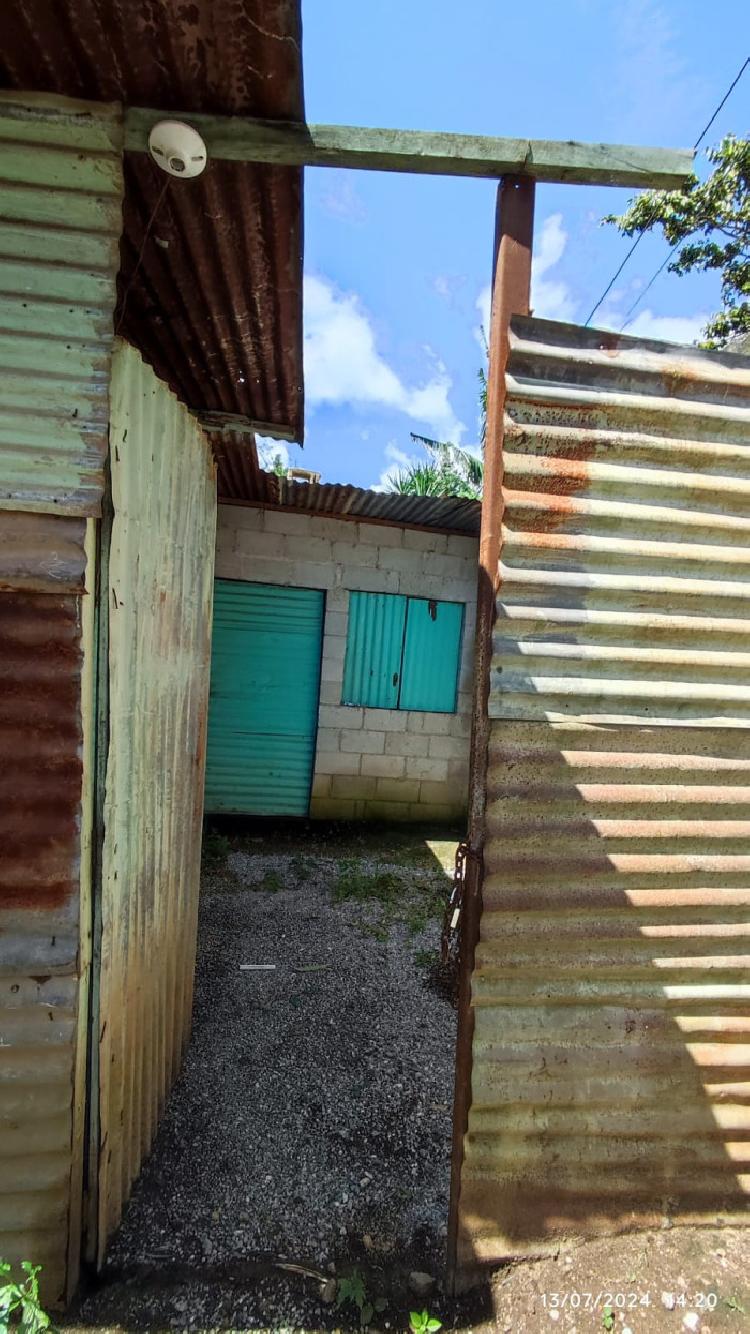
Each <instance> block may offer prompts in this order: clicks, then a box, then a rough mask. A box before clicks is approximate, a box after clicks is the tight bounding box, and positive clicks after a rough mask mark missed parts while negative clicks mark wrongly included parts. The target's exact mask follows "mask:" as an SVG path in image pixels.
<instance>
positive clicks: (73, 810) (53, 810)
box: [0, 518, 82, 912]
mask: <svg viewBox="0 0 750 1334" xmlns="http://www.w3.org/2000/svg"><path fill="white" fill-rule="evenodd" d="M53 522H57V523H58V524H60V525H64V523H65V520H64V519H62V518H60V519H57V520H53ZM31 563H32V561H31V559H30V560H29V566H31ZM81 664H82V655H81V625H80V602H79V600H78V598H76V597H64V596H58V597H45V596H43V595H40V594H35V593H26V592H23V593H4V594H2V595H0V743H1V745H2V752H3V762H2V765H1V766H0V831H1V833H2V838H1V839H0V846H1V847H2V856H1V858H0V888H1V891H2V892H1V896H0V897H1V899H2V905H3V909H4V910H7V909H9V908H11V907H13V908H21V907H22V908H28V909H31V910H33V911H34V912H36V911H38V910H40V909H46V908H59V907H61V906H62V905H63V904H64V903H66V902H68V901H69V900H71V899H73V898H75V896H76V894H77V889H78V830H79V814H80V812H79V808H80V800H81V772H82V766H81V753H80V750H81V703H80V690H81Z"/></svg>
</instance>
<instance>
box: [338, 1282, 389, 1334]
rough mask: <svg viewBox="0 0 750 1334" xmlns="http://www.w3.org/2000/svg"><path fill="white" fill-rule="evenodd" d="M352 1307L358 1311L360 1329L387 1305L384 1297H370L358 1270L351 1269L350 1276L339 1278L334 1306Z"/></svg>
mask: <svg viewBox="0 0 750 1334" xmlns="http://www.w3.org/2000/svg"><path fill="white" fill-rule="evenodd" d="M346 1305H349V1306H354V1307H355V1308H356V1309H357V1311H359V1324H360V1328H361V1329H365V1327H366V1326H367V1325H369V1323H370V1321H371V1320H372V1317H373V1316H374V1314H375V1312H376V1311H378V1312H380V1311H384V1310H385V1308H386V1306H387V1305H388V1303H387V1302H386V1299H385V1297H375V1298H374V1299H373V1298H371V1297H370V1295H369V1293H368V1291H367V1284H366V1283H365V1279H364V1275H363V1273H362V1271H361V1270H360V1269H353V1270H352V1272H351V1274H348V1275H346V1276H345V1277H344V1278H340V1279H339V1281H338V1283H337V1285H336V1306H337V1307H341V1306H346Z"/></svg>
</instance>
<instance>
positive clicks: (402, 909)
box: [81, 839, 455, 1328]
mask: <svg viewBox="0 0 750 1334" xmlns="http://www.w3.org/2000/svg"><path fill="white" fill-rule="evenodd" d="M266 846H269V847H273V848H274V849H275V851H274V853H271V852H270V851H266ZM278 846H279V845H278V841H277V840H273V841H272V840H269V842H268V844H267V845H266V844H264V843H262V842H260V841H259V840H252V841H250V840H247V839H245V840H235V841H234V846H233V850H231V851H229V853H228V854H227V855H224V856H222V857H220V858H219V859H218V860H217V859H216V857H215V855H214V858H213V859H212V862H211V864H210V869H207V870H206V871H205V873H204V877H203V888H202V896H201V910H200V927H199V948H198V965H197V974H196V990H195V1004H194V1013H193V1034H192V1039H191V1042H190V1046H189V1048H188V1052H187V1055H186V1059H185V1063H184V1066H183V1070H182V1073H181V1075H180V1078H179V1080H178V1082H177V1084H176V1085H175V1088H174V1090H173V1092H172V1095H171V1097H170V1099H169V1102H168V1105H167V1109H166V1112H165V1116H164V1119H163V1121H162V1124H161V1127H160V1130H159V1134H158V1136H157V1139H156V1142H155V1145H154V1148H153V1151H152V1153H151V1156H150V1157H149V1159H148V1161H147V1163H146V1165H145V1167H144V1170H143V1172H142V1174H141V1177H140V1180H139V1182H138V1184H137V1186H136V1188H135V1191H134V1193H133V1196H132V1199H131V1201H130V1204H129V1205H128V1208H127V1210H126V1213H125V1217H124V1220H123V1223H122V1226H121V1228H120V1230H119V1232H118V1233H117V1234H116V1236H115V1237H114V1239H113V1242H112V1244H111V1247H110V1251H109V1254H108V1259H107V1271H108V1273H109V1275H110V1277H111V1279H112V1280H113V1284H114V1286H113V1285H112V1284H110V1285H107V1284H105V1286H104V1287H103V1288H101V1289H100V1290H99V1292H97V1293H96V1294H93V1295H92V1296H90V1297H89V1298H88V1299H87V1301H86V1302H85V1304H84V1307H83V1310H82V1312H81V1314H82V1316H83V1317H84V1319H90V1320H92V1321H95V1322H96V1323H101V1320H102V1319H103V1318H105V1317H107V1318H113V1317H114V1316H116V1315H118V1314H119V1316H120V1317H122V1318H124V1319H125V1322H126V1324H130V1325H131V1326H132V1327H136V1326H137V1325H140V1326H141V1327H143V1326H144V1324H145V1326H146V1327H154V1326H153V1323H152V1322H153V1320H156V1322H157V1325H158V1324H159V1323H162V1324H163V1323H166V1324H174V1323H175V1322H176V1323H177V1324H186V1323H192V1324H203V1325H205V1324H208V1325H210V1326H216V1325H224V1326H226V1325H227V1323H229V1324H231V1325H232V1326H233V1327H235V1328H237V1327H242V1326H243V1325H244V1326H245V1327H247V1326H248V1325H256V1326H257V1324H258V1322H259V1321H261V1323H263V1324H265V1323H266V1322H267V1321H268V1322H269V1324H274V1323H277V1327H282V1326H289V1325H297V1326H299V1325H300V1324H303V1323H305V1321H307V1322H308V1326H309V1322H310V1320H311V1319H312V1318H313V1312H314V1311H317V1312H318V1313H320V1310H321V1307H320V1297H319V1291H320V1289H319V1284H317V1283H312V1284H311V1282H310V1281H309V1280H305V1279H300V1278H299V1277H296V1278H288V1277H280V1276H278V1275H276V1276H272V1277H271V1278H270V1279H269V1278H267V1277H263V1275H267V1274H268V1270H267V1268H265V1269H264V1267H263V1263H264V1262H266V1265H267V1262H269V1261H274V1262H277V1261H280V1260H281V1261H284V1260H286V1261H292V1262H302V1263H304V1264H306V1265H309V1266H312V1267H314V1268H318V1269H320V1271H321V1272H326V1271H328V1270H329V1268H330V1267H331V1266H335V1267H336V1270H337V1272H339V1273H340V1272H341V1270H342V1268H344V1269H345V1268H346V1266H347V1265H349V1266H351V1265H353V1264H356V1265H363V1266H365V1267H367V1266H370V1267H374V1268H375V1269H376V1270H377V1269H378V1268H379V1267H381V1266H388V1265H389V1264H392V1263H394V1262H397V1263H398V1264H399V1265H401V1266H404V1267H410V1268H417V1269H421V1270H425V1269H426V1270H428V1271H431V1272H433V1273H439V1271H440V1269H441V1268H442V1263H443V1251H444V1244H445V1229H446V1218H447V1212H448V1185H449V1158H450V1135H451V1100H452V1081H453V1060H454V1045H455V1012H454V1010H453V1009H452V1008H451V1006H450V1004H449V1003H448V1002H447V1001H446V1000H445V999H444V997H442V996H441V995H439V994H438V993H437V992H436V991H435V990H434V989H432V988H430V986H429V985H428V969H427V968H426V966H425V961H426V959H427V957H428V955H432V956H434V957H436V955H437V949H438V942H439V930H440V927H439V921H438V916H437V912H436V909H437V907H438V905H439V903H440V901H441V900H442V899H444V897H445V895H446V893H447V891H448V888H449V884H450V882H449V879H448V877H447V875H446V873H445V870H444V869H443V867H442V866H441V864H440V861H439V860H438V857H437V856H436V855H432V854H430V852H429V850H428V849H427V847H426V845H425V843H424V841H423V840H421V841H419V840H416V839H415V840H413V841H412V844H411V846H410V845H409V844H408V843H404V842H403V840H402V841H401V843H400V844H398V845H396V846H394V845H393V844H392V843H391V844H389V845H388V846H387V847H384V848H380V849H378V848H377V847H373V845H372V843H371V842H370V844H369V845H365V846H358V845H357V844H355V847H354V850H353V851H352V849H351V848H348V849H345V854H346V855H343V856H342V854H341V851H340V850H339V848H337V847H326V845H325V843H323V844H321V842H320V840H318V841H317V842H316V843H315V844H314V845H313V851H307V850H305V845H302V846H301V847H300V849H299V851H296V850H295V849H294V848H291V849H290V850H289V851H286V850H282V852H281V853H279V852H278V851H276V849H277V848H278ZM281 846H282V849H284V844H283V842H282V844H281ZM308 846H309V845H308ZM436 846H437V845H436ZM453 846H454V845H448V844H446V845H444V848H445V850H446V851H448V850H450V849H452V847H453ZM446 860H447V858H446ZM373 895H374V896H375V897H373ZM415 956H416V957H415ZM241 964H273V965H275V967H274V968H273V969H268V970H260V969H253V970H246V969H242V968H241V967H240V965H241ZM255 1266H259V1267H258V1269H257V1271H256V1269H255ZM155 1273H160V1274H161V1275H162V1277H164V1276H167V1277H168V1276H169V1275H170V1273H171V1274H172V1277H173V1278H174V1279H175V1280H177V1279H180V1283H181V1287H180V1291H179V1293H176V1292H172V1293H171V1295H169V1301H168V1309H164V1308H163V1303H162V1304H161V1305H160V1304H159V1303H158V1302H157V1306H156V1307H154V1308H152V1309H151V1310H150V1311H144V1310H143V1309H142V1287H143V1279H144V1278H145V1277H146V1276H147V1275H151V1276H153V1274H155ZM128 1274H129V1275H130V1278H131V1281H130V1283H128V1282H124V1283H123V1280H125V1279H127V1276H128ZM180 1275H181V1278H180ZM191 1275H193V1276H194V1277H196V1278H199V1279H201V1283H200V1284H199V1286H198V1288H196V1287H194V1286H191V1284H190V1282H189V1281H188V1283H187V1286H185V1280H189V1278H190V1276H191ZM133 1276H139V1278H137V1279H136V1281H135V1283H134V1282H133V1281H132V1280H133ZM227 1276H232V1280H231V1281H227ZM217 1277H218V1278H219V1279H220V1280H223V1281H219V1282H215V1283H213V1286H212V1279H214V1278H217ZM250 1279H252V1280H253V1281H252V1282H246V1281H245V1280H250ZM233 1281H234V1282H236V1284H238V1285H239V1286H238V1289H237V1291H235V1292H234V1293H233V1292H232V1282H233ZM118 1290H119V1297H118V1296H117V1291H118ZM108 1293H109V1298H108ZM273 1293H275V1294H276V1296H275V1297H274V1296H273V1295H272V1294H273ZM113 1300H114V1310H113V1309H112V1301H113ZM269 1302H270V1303H271V1305H272V1306H275V1305H277V1304H281V1306H282V1307H283V1308H284V1309H283V1310H279V1311H277V1312H276V1317H275V1321H271V1320H270V1318H269V1317H270V1315H271V1314H273V1313H272V1312H271V1311H269ZM310 1302H312V1308H311V1307H310ZM175 1303H176V1305H175ZM228 1303H229V1305H228ZM261 1318H262V1319H261ZM339 1320H340V1317H339Z"/></svg>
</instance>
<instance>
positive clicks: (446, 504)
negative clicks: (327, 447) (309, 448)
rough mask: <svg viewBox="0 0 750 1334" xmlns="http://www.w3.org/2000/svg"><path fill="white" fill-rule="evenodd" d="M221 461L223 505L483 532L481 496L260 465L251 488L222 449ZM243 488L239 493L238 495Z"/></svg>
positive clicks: (474, 534) (475, 534)
mask: <svg viewBox="0 0 750 1334" xmlns="http://www.w3.org/2000/svg"><path fill="white" fill-rule="evenodd" d="M217 463H218V469H219V478H218V481H219V503H220V504H227V503H229V504H234V505H250V506H255V507H259V508H262V509H282V510H291V511H296V512H300V513H304V514H322V515H326V516H327V517H328V518H331V519H360V520H362V521H364V522H366V523H387V524H390V525H394V524H395V525H396V526H398V527H403V528H431V529H434V530H437V531H438V532H443V533H461V534H463V535H465V536H468V537H478V536H479V520H480V514H481V509H482V506H481V503H480V501H478V500H467V499H463V498H461V497H458V496H403V495H398V494H395V493H391V492H382V491H368V490H367V489H365V488H363V487H359V486H345V485H339V484H337V483H335V482H332V483H315V482H312V483H311V482H293V481H289V479H288V478H286V477H279V476H277V474H276V473H269V472H263V471H260V470H259V472H258V474H257V477H256V478H255V479H253V485H252V487H249V486H248V485H247V482H248V480H249V478H248V477H246V476H245V477H243V478H241V479H240V486H238V479H237V477H236V475H235V474H233V473H232V472H230V471H229V469H227V468H225V467H223V466H222V459H221V457H219V456H218V454H217ZM240 489H241V494H238V491H240Z"/></svg>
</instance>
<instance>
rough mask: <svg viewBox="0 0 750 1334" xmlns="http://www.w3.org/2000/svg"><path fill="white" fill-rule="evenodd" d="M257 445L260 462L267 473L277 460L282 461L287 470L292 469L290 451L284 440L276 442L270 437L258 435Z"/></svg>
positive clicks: (256, 438)
mask: <svg viewBox="0 0 750 1334" xmlns="http://www.w3.org/2000/svg"><path fill="white" fill-rule="evenodd" d="M255 444H256V446H257V449H258V462H259V464H260V466H261V468H263V469H264V470H265V471H266V472H270V471H271V470H272V469H273V467H274V464H275V463H276V460H277V458H280V459H281V462H282V464H283V465H284V467H285V468H289V467H291V459H290V457H289V450H288V449H287V447H286V445H285V444H284V441H283V440H274V439H273V437H272V436H270V435H256V437H255Z"/></svg>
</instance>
